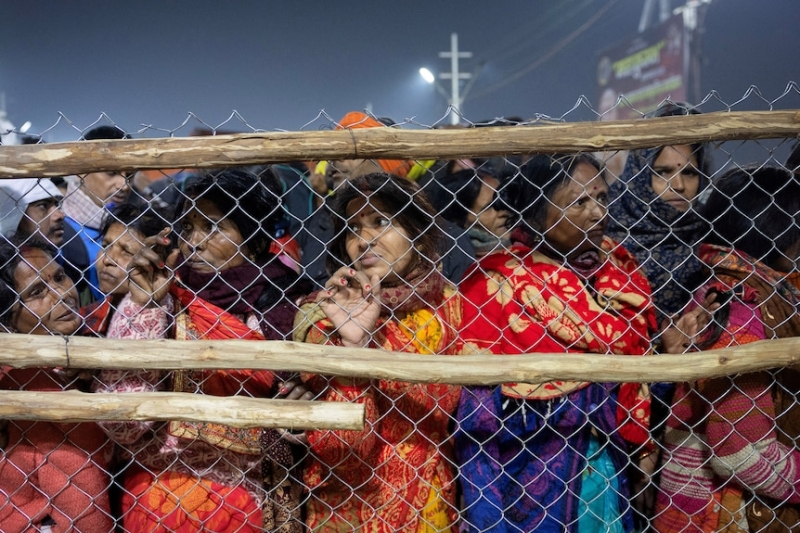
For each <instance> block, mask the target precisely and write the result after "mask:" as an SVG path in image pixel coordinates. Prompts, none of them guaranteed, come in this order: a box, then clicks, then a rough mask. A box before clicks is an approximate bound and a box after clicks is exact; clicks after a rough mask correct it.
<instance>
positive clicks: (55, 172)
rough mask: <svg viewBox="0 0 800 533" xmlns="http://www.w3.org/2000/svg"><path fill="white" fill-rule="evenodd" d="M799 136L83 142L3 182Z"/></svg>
mask: <svg viewBox="0 0 800 533" xmlns="http://www.w3.org/2000/svg"><path fill="white" fill-rule="evenodd" d="M797 136H800V111H798V110H788V111H737V112H719V113H706V114H702V115H689V116H676V117H661V118H652V119H647V120H642V119H637V120H625V121H609V122H575V123H563V124H551V123H548V124H546V125H537V124H531V125H527V126H514V127H485V128H469V129H442V130H408V129H405V130H404V129H400V128H367V129H357V130H350V131H341V130H339V131H330V130H329V131H300V132H265V133H246V134H238V135H218V136H213V137H170V138H161V139H135V140H119V141H81V142H70V143H53V144H40V145H23V146H0V177H31V176H34V177H43V176H65V175H70V174H82V173H86V172H95V171H102V170H126V171H133V170H144V169H159V168H214V167H225V166H231V165H252V164H261V163H273V162H275V163H277V162H286V161H295V160H312V161H316V160H322V159H365V158H375V159H381V158H389V159H398V158H401V159H406V158H408V159H411V158H415V159H425V158H434V159H453V158H460V157H489V156H495V155H511V154H531V153H556V152H574V151H600V150H627V149H632V148H643V147H649V146H663V145H670V144H689V143H695V142H706V141H731V140H743V139H768V138H785V137H797Z"/></svg>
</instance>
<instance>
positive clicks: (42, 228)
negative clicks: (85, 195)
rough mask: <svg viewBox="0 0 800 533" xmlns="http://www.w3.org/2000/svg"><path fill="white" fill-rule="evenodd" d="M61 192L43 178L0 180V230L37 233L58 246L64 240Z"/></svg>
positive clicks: (8, 234) (9, 233)
mask: <svg viewBox="0 0 800 533" xmlns="http://www.w3.org/2000/svg"><path fill="white" fill-rule="evenodd" d="M61 200H62V194H61V191H59V190H58V187H56V186H55V184H54V183H53V182H52V181H50V180H49V179H46V178H42V179H39V178H25V179H4V180H0V233H2V235H3V236H4V237H12V236H17V237H21V238H27V237H32V236H36V237H38V238H40V239H42V240H45V241H48V242H49V243H50V244H52V245H53V246H55V247H56V248H59V247H60V246H61V245H62V244H63V242H64V212H63V211H62V210H61V206H60V204H61Z"/></svg>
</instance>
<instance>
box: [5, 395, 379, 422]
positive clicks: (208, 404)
mask: <svg viewBox="0 0 800 533" xmlns="http://www.w3.org/2000/svg"><path fill="white" fill-rule="evenodd" d="M4 418H5V419H23V420H50V421H56V422H91V421H107V420H153V421H164V422H166V421H170V420H184V421H187V422H212V423H217V424H225V425H228V426H234V427H243V428H244V427H264V428H285V429H352V430H361V429H363V428H364V406H363V405H361V404H354V403H340V402H312V401H299V400H298V401H293V400H267V399H263V398H247V397H243V396H235V397H225V398H222V397H217V396H204V395H200V394H187V393H180V392H126V393H119V394H88V393H84V392H78V391H66V392H38V391H36V392H34V391H0V419H4Z"/></svg>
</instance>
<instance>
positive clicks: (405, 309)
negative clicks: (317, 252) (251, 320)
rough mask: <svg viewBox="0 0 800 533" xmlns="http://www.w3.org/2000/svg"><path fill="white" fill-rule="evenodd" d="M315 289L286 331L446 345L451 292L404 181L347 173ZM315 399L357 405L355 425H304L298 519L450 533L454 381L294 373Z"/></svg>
mask: <svg viewBox="0 0 800 533" xmlns="http://www.w3.org/2000/svg"><path fill="white" fill-rule="evenodd" d="M333 211H334V213H335V217H334V224H335V231H336V238H335V239H334V241H333V242H332V243H331V244H330V245H329V253H330V256H329V261H328V266H329V270H330V271H331V272H333V275H332V276H331V278H330V279H329V280H328V282H327V283H326V285H325V288H324V289H323V290H321V291H318V292H316V293H314V294H312V295H310V296H309V297H308V298H306V300H305V301H304V304H303V305H302V306H301V309H300V311H299V312H298V314H297V317H296V319H295V323H296V325H297V327H296V329H295V333H294V339H295V340H297V341H305V342H313V343H318V344H332V345H337V346H350V347H369V348H375V349H384V350H392V351H398V352H409V353H420V354H431V356H434V355H450V354H454V353H455V349H456V345H455V341H456V330H457V328H458V326H459V322H458V318H459V316H460V314H459V313H460V300H459V298H458V296H457V294H456V292H455V289H454V287H453V286H452V285H450V284H449V283H448V282H446V281H445V279H444V277H443V276H442V274H441V273H440V271H439V270H438V268H437V263H438V262H439V255H438V250H439V246H440V243H441V242H442V238H443V235H442V233H441V230H440V229H439V227H438V226H437V223H436V219H435V211H434V210H433V208H432V207H431V205H430V203H429V202H428V200H427V199H426V198H425V197H424V196H423V194H422V193H421V191H420V190H419V188H418V187H417V186H416V185H415V184H414V183H412V182H410V181H408V180H405V179H402V178H397V177H395V176H391V175H389V174H385V173H375V174H369V175H366V176H361V177H358V178H354V179H352V180H350V181H348V182H346V183H345V184H344V185H343V188H342V189H340V190H339V191H337V193H336V198H335V200H334V204H333ZM306 383H307V384H308V386H309V387H310V388H311V389H312V390H314V391H315V392H317V393H318V394H319V395H320V399H324V400H327V401H339V402H357V403H363V404H364V405H365V409H366V417H367V418H366V426H365V429H364V430H363V431H310V432H308V442H309V447H310V457H309V461H308V462H307V463H306V465H307V466H306V470H305V484H306V486H308V488H309V489H310V491H311V495H310V498H309V504H308V508H307V524H308V526H309V527H310V528H311V529H312V530H325V531H354V530H358V531H361V530H363V531H374V532H387V533H388V532H394V531H410V532H416V531H451V530H453V528H454V525H455V520H456V498H455V481H454V479H455V469H454V468H453V464H454V463H453V459H452V450H451V444H450V438H449V430H448V426H449V424H450V422H451V421H452V414H453V413H454V411H455V408H456V405H457V404H458V398H459V392H460V388H459V387H456V386H450V385H443V384H415V383H404V382H397V381H389V380H382V379H368V378H344V377H325V376H306Z"/></svg>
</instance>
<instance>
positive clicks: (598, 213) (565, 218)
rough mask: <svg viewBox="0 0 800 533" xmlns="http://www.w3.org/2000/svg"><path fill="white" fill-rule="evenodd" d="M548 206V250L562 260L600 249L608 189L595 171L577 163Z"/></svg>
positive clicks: (604, 226) (605, 220) (546, 235)
mask: <svg viewBox="0 0 800 533" xmlns="http://www.w3.org/2000/svg"><path fill="white" fill-rule="evenodd" d="M550 202H551V203H550V204H549V205H548V206H547V215H546V217H545V227H544V237H545V240H546V241H547V242H548V243H549V244H550V246H552V247H553V248H554V249H555V250H556V251H557V252H559V253H560V254H562V255H564V256H565V257H575V256H577V255H580V254H582V253H583V252H586V251H588V250H592V249H597V248H599V247H600V244H601V243H602V242H603V235H604V234H605V231H606V224H607V222H608V219H607V217H606V214H607V212H608V207H607V206H608V186H607V185H606V182H605V179H604V177H603V174H602V173H600V171H598V170H597V168H595V167H594V166H592V165H590V164H588V163H578V165H577V166H576V167H575V169H574V170H573V172H572V179H568V180H567V181H566V182H565V183H564V184H562V185H561V186H559V187H558V188H557V189H556V190H555V192H554V193H553V197H552V198H551V199H550Z"/></svg>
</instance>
